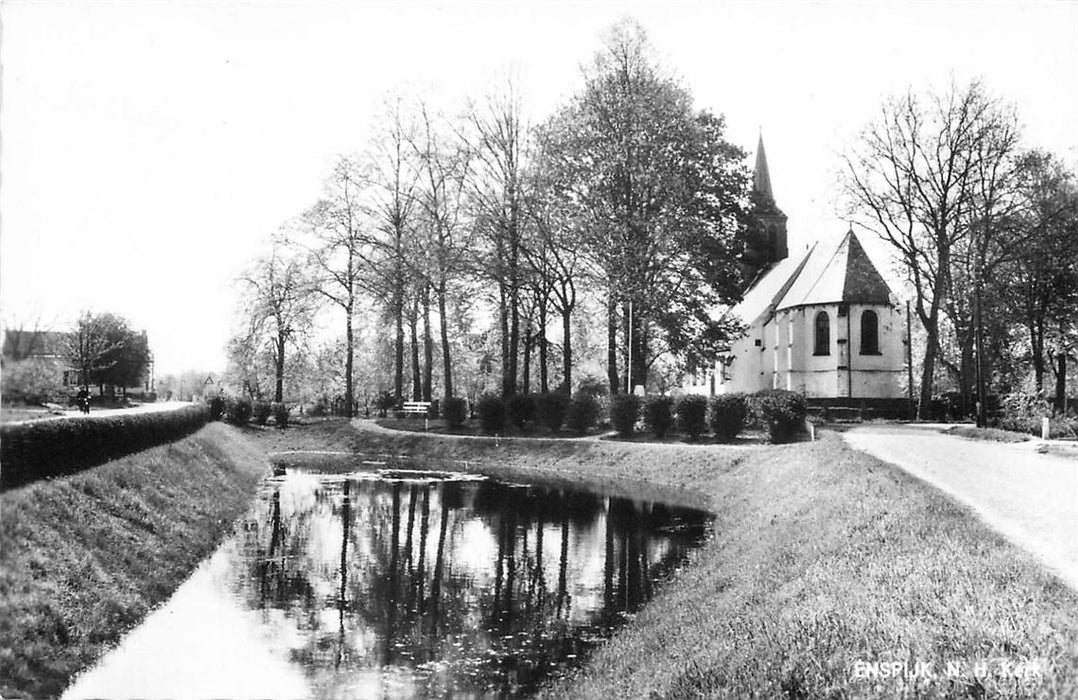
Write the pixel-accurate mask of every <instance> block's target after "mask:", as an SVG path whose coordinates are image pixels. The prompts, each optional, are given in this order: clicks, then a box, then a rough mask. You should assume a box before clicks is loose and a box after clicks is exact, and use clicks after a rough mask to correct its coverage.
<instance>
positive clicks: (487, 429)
mask: <svg viewBox="0 0 1078 700" xmlns="http://www.w3.org/2000/svg"><path fill="white" fill-rule="evenodd" d="M475 412H476V413H478V414H479V426H480V427H481V428H482V430H483V432H484V433H486V434H488V435H495V434H500V433H502V432H504V431H505V402H504V401H502V397H500V396H498V395H497V394H483V395H482V396H480V397H479V401H478V403H476V405H475Z"/></svg>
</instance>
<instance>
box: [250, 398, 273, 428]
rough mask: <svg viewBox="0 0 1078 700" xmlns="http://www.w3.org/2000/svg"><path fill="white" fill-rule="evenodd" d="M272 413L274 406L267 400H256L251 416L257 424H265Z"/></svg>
mask: <svg viewBox="0 0 1078 700" xmlns="http://www.w3.org/2000/svg"><path fill="white" fill-rule="evenodd" d="M272 413H273V407H272V406H270V405H269V402H267V401H255V402H254V404H253V405H252V406H251V418H252V419H253V420H254V422H255V425H265V424H266V423H268V422H269V418H270V415H272Z"/></svg>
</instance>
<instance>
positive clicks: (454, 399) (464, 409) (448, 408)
mask: <svg viewBox="0 0 1078 700" xmlns="http://www.w3.org/2000/svg"><path fill="white" fill-rule="evenodd" d="M444 413H445V422H446V423H447V424H449V427H450V428H452V429H454V430H456V429H457V428H460V427H461V426H462V425H464V421H466V420H467V419H468V402H467V401H465V400H464V399H463V398H461V397H459V396H448V397H446V399H445V411H444Z"/></svg>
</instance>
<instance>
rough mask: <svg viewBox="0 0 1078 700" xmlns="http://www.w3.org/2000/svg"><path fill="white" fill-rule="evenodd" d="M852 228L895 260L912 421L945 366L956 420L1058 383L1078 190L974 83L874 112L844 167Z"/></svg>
mask: <svg viewBox="0 0 1078 700" xmlns="http://www.w3.org/2000/svg"><path fill="white" fill-rule="evenodd" d="M842 182H843V186H844V191H845V195H846V202H847V204H848V205H849V210H850V214H851V216H852V217H855V218H859V220H860V222H861V223H862V225H863V226H865V227H866V228H868V229H870V230H872V231H874V232H875V233H876V234H878V235H879V236H880V237H881V238H882V239H883V240H884V241H886V242H887V243H888V244H890V246H891V247H892V249H893V250H894V251H895V253H896V257H897V258H898V259H899V260H900V261H901V263H902V267H903V269H904V270H905V272H906V274H907V279H908V281H909V284H910V287H911V289H912V292H913V296H914V308H915V309H916V313H917V317H918V319H919V320H920V322H921V325H922V326H923V328H924V331H925V335H926V342H925V348H924V362H923V365H922V368H921V383H920V388H921V400H920V417H922V418H924V417H927V415H928V414H927V411H928V408H929V405H930V400H931V398H932V396H933V393H934V391H935V389H936V385H937V375H938V374H939V373H940V366H941V365H942V367H943V370H944V373H945V375H946V376H947V379H949V380H950V381H951V382H952V383H953V384H954V385H955V386H957V389H958V391H959V392H960V395H961V400H962V405H963V408H964V409H965V410H966V411H969V410H970V409H971V408H972V407H974V406H976V407H977V408H978V411H977V417H978V422H979V423H980V424H982V425H983V424H984V423H985V421H986V411H987V405H988V400H987V399H988V393H989V392H990V391H1010V390H1016V389H1018V388H1021V386H1020V384H1021V380H1022V379H1023V378H1024V376H1025V375H1026V374H1029V373H1030V372H1029V368H1031V370H1032V372H1031V373H1032V382H1033V388H1034V390H1035V391H1036V392H1037V393H1040V392H1042V391H1043V390H1044V383H1045V379H1046V375H1047V372H1046V370H1047V368H1049V367H1050V368H1051V371H1052V372H1053V373H1054V375H1055V387H1054V389H1055V390H1054V394H1055V403H1056V406H1057V408H1058V409H1060V410H1063V409H1064V408H1065V395H1066V377H1067V361H1068V358H1072V359H1073V358H1074V356H1075V352H1076V350H1078V189H1076V187H1075V181H1074V178H1073V173H1071V172H1069V171H1068V170H1067V169H1066V168H1065V167H1064V165H1063V164H1062V163H1061V162H1060V160H1059V159H1058V158H1056V157H1055V156H1053V155H1051V154H1048V153H1045V152H1043V151H1037V150H1029V149H1027V148H1026V147H1025V146H1024V145H1023V141H1022V135H1021V129H1020V125H1019V120H1018V116H1017V112H1016V110H1015V108H1014V107H1012V106H1010V105H1008V104H1006V103H1004V102H1003V101H1001V100H999V99H998V98H995V97H993V96H992V95H991V94H989V92H988V91H987V90H986V89H985V88H984V86H983V85H982V84H981V83H980V82H977V81H975V82H972V83H970V84H969V85H966V86H958V85H953V84H952V85H951V86H950V87H949V88H948V89H947V90H944V91H939V92H931V93H928V94H926V95H918V94H915V93H913V92H909V93H907V94H906V95H902V96H899V97H895V98H893V99H891V100H889V101H887V102H885V103H884V104H883V106H882V108H881V110H880V113H879V115H878V117H877V118H876V119H875V120H874V121H873V122H872V123H870V124H869V125H868V126H867V127H866V128H865V130H864V131H863V133H862V134H861V136H860V138H859V139H858V140H857V142H856V143H855V144H854V146H853V147H852V148H851V149H850V150H849V151H848V152H847V154H846V156H845V169H844V173H843V176H842Z"/></svg>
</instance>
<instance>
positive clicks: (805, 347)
mask: <svg viewBox="0 0 1078 700" xmlns="http://www.w3.org/2000/svg"><path fill="white" fill-rule="evenodd" d="M753 185H754V190H755V193H754V200H755V201H756V203H757V204H756V208H755V214H756V216H757V219H758V221H759V222H760V223H761V225H762V229H763V231H764V232H765V233H766V242H765V247H764V251H763V256H764V259H763V260H762V261H761V262H762V265H761V270H760V272H759V274H758V275H757V276H756V278H755V279H754V280H753V281H752V283H751V284H750V285H749V287H748V288H747V289H746V291H745V292H744V294H743V296H742V299H741V301H740V302H739V303H737V304H736V305H735V306H734V307H732V308H731V309H729V311H727V312H726V313H731V314H733V315H734V316H735V317H736V318H737V319H738V320H739V321H740V322H741V323H742V324H743V325H744V326H745V327H746V329H747V330H746V334H745V335H744V336H743V337H741V338H740V339H738V340H736V341H734V342H733V343H731V345H730V347H729V348H728V349H727V350H726V351H725V352H723V353H722V354H721V355H720V357H719V359H718V361H717V362H716V363H715V366H714V367H713V368H710V369H709V370H708V371H707V372H703V373H697V374H696V376H695V377H693V380H692V381H691V382H690V384H689V386H687V387H686V390H687V391H690V392H692V393H699V394H724V393H733V392H746V393H752V392H756V391H761V390H764V389H788V390H790V391H796V392H799V393H802V394H804V395H805V397H806V398H808V399H810V400H811V399H814V398H816V399H852V400H857V399H890V398H899V397H901V396H903V390H904V385H903V375H904V373H905V370H906V353H905V343H904V334H905V323H906V320H905V316H904V315H903V313H902V310H901V309H900V308H899V306H898V304H897V303H896V299H895V296H894V294H893V293H892V291H891V289H890V287H889V286H888V284H887V282H886V281H885V280H884V278H883V276H882V275H881V274H880V272H879V270H878V269H877V268H876V266H875V265H874V264H873V263H872V261H871V260H870V259H869V257H868V255H867V253H866V252H865V249H864V246H863V245H862V244H861V241H860V240H859V239H858V237H857V234H855V233H854V232H853V230H852V229H851V230H850V231H848V232H847V233H846V235H845V236H844V237H843V238H842V240H841V242H840V243H839V244H838V246H837V247H829V246H823V245H821V244H820V243H816V244H814V245H812V246H810V247H809V248H808V249H807V250H805V251H804V252H802V253H799V254H795V255H792V256H791V255H790V254H789V250H788V245H787V233H786V215H785V214H783V213H782V211H781V210H780V209H779V207H778V206H777V205H776V204H775V199H774V196H773V194H772V191H771V178H770V174H769V172H768V167H767V156H766V154H765V152H764V148H763V139H762V137H761V139H760V144H759V147H758V148H757V153H756V170H755V177H754V183H753Z"/></svg>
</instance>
